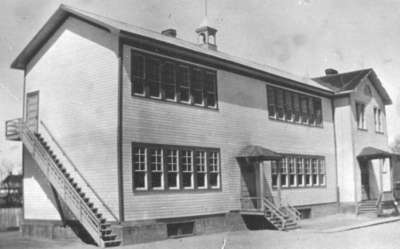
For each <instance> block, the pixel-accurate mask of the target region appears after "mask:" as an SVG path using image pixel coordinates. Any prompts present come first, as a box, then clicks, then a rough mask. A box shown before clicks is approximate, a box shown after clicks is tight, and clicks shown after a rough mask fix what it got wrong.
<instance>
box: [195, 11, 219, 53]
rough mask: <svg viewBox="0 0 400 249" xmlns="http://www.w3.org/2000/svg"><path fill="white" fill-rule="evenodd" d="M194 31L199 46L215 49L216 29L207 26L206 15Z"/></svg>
mask: <svg viewBox="0 0 400 249" xmlns="http://www.w3.org/2000/svg"><path fill="white" fill-rule="evenodd" d="M196 33H197V36H198V37H197V38H198V43H199V45H200V46H202V47H206V48H209V49H213V50H217V39H216V34H217V30H216V29H215V28H212V27H210V26H209V24H208V20H207V16H206V17H205V18H204V20H203V22H202V23H201V24H200V26H199V27H198V28H197V29H196Z"/></svg>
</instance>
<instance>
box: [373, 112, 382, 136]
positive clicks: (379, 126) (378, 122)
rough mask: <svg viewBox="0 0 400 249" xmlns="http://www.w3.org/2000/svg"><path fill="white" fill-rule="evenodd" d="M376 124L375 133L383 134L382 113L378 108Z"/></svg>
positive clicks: (375, 118)
mask: <svg viewBox="0 0 400 249" xmlns="http://www.w3.org/2000/svg"><path fill="white" fill-rule="evenodd" d="M374 123H375V131H376V132H377V133H383V125H382V123H383V118H382V111H381V109H379V108H377V107H374Z"/></svg>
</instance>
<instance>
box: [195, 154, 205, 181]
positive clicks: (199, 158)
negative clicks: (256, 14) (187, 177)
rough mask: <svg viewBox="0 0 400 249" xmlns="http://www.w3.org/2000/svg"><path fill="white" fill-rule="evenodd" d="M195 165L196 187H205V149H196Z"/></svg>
mask: <svg viewBox="0 0 400 249" xmlns="http://www.w3.org/2000/svg"><path fill="white" fill-rule="evenodd" d="M194 160H195V167H196V172H197V187H199V188H206V187H207V181H206V176H207V175H206V172H207V171H206V169H207V168H206V152H205V151H196V152H195V156H194Z"/></svg>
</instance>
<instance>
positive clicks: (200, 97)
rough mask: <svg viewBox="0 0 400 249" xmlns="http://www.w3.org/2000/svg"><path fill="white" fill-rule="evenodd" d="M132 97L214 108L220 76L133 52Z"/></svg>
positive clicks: (191, 66)
mask: <svg viewBox="0 0 400 249" xmlns="http://www.w3.org/2000/svg"><path fill="white" fill-rule="evenodd" d="M131 81H132V95H135V96H141V97H148V98H156V99H160V100H165V101H173V102H179V103H183V104H190V105H197V106H202V107H206V108H211V109H215V108H217V105H218V98H217V73H216V71H212V70H209V69H205V68H202V67H198V66H194V65H191V64H189V63H181V62H177V61H175V60H172V59H167V58H164V57H161V56H156V55H150V54H147V53H144V52H139V51H136V50H132V52H131Z"/></svg>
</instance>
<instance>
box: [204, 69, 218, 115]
mask: <svg viewBox="0 0 400 249" xmlns="http://www.w3.org/2000/svg"><path fill="white" fill-rule="evenodd" d="M205 95H206V97H205V101H206V103H207V104H206V106H207V107H211V108H215V107H217V75H216V74H215V73H214V72H209V71H208V72H206V74H205Z"/></svg>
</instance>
